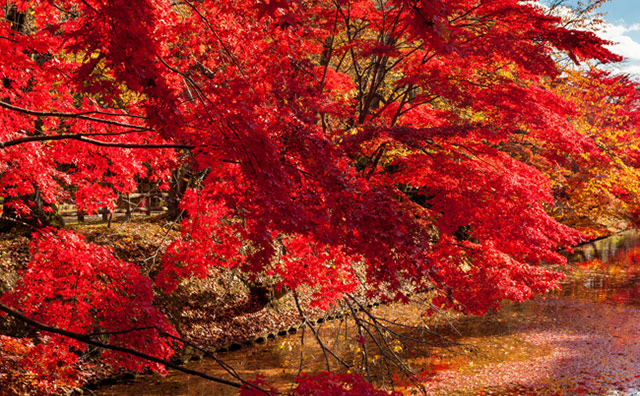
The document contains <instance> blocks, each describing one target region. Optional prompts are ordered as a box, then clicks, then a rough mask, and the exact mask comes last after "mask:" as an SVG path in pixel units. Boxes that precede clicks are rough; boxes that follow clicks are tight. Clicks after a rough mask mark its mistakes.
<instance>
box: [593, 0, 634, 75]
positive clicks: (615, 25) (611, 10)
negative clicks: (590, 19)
mask: <svg viewBox="0 0 640 396" xmlns="http://www.w3.org/2000/svg"><path fill="white" fill-rule="evenodd" d="M600 12H603V13H606V15H605V16H604V19H605V20H606V21H607V24H608V26H606V27H605V29H604V31H603V32H600V33H599V34H600V35H602V36H603V37H605V38H607V39H609V40H611V41H615V42H617V43H618V44H617V45H615V46H613V47H612V49H613V50H614V52H617V53H619V54H620V55H623V56H624V57H626V58H628V60H627V61H626V62H624V64H622V65H621V66H620V67H619V68H620V69H622V71H624V72H628V73H631V74H634V75H635V76H640V0H611V1H609V2H608V3H606V4H604V5H603V6H602V8H600Z"/></svg>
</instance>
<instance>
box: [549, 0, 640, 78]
mask: <svg viewBox="0 0 640 396" xmlns="http://www.w3.org/2000/svg"><path fill="white" fill-rule="evenodd" d="M537 4H538V6H540V7H542V8H544V9H546V10H549V7H548V6H546V5H544V4H542V3H537ZM553 13H554V14H555V15H558V16H560V17H562V18H563V19H565V20H570V19H572V18H573V17H574V13H573V11H572V10H571V9H570V8H569V7H566V6H561V7H557V8H555V9H554V10H553ZM598 19H601V18H598ZM574 28H575V27H574ZM589 30H592V31H593V32H594V33H596V34H597V35H598V36H599V37H601V38H603V39H605V40H607V41H610V42H612V43H613V44H611V45H608V46H607V48H608V49H609V50H611V51H612V52H614V53H616V54H618V55H621V56H623V57H624V58H625V61H623V62H621V63H616V64H609V65H606V68H608V69H610V70H613V71H617V72H622V73H628V74H631V75H633V76H634V77H637V78H640V24H639V23H636V24H631V25H627V24H626V23H625V22H624V21H617V22H615V23H611V22H608V21H602V23H598V24H595V25H592V26H591V28H590V29H589Z"/></svg>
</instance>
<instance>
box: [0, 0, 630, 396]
mask: <svg viewBox="0 0 640 396" xmlns="http://www.w3.org/2000/svg"><path fill="white" fill-rule="evenodd" d="M0 16H1V20H0V53H1V54H2V55H1V56H0V73H1V77H2V85H1V86H0V196H2V197H4V211H5V215H6V216H8V213H9V212H10V213H11V216H13V218H14V219H15V220H16V221H24V220H25V219H28V218H29V216H30V214H31V212H32V210H33V208H34V205H35V203H34V202H33V198H32V197H33V195H34V194H38V196H39V197H40V198H41V199H42V200H43V201H44V202H45V209H46V210H54V209H53V205H55V204H57V203H60V202H67V201H69V200H74V201H75V203H76V204H77V206H78V207H79V208H82V209H84V210H85V211H87V212H89V213H90V212H94V211H96V210H97V208H98V207H99V206H104V205H107V206H110V207H113V205H114V203H115V199H116V197H117V194H119V193H129V192H133V191H135V189H136V185H137V184H136V180H138V179H139V178H142V177H145V178H146V177H148V178H152V179H154V180H158V181H159V182H161V183H166V182H167V180H168V179H167V178H168V175H169V173H170V172H171V171H172V170H174V169H176V168H177V167H180V166H183V164H184V162H185V161H186V162H188V163H189V164H190V166H193V168H194V169H196V170H198V171H203V172H206V176H205V177H204V179H203V181H202V183H201V185H199V186H198V187H197V188H192V189H190V190H188V191H187V193H186V194H185V195H184V197H183V198H182V201H181V208H182V209H184V211H185V213H186V214H187V215H186V216H185V219H184V221H183V223H182V229H181V230H182V231H181V232H182V236H181V238H179V239H178V240H176V241H175V242H173V244H172V245H171V247H170V248H169V249H168V251H167V253H166V254H165V256H164V258H163V260H162V268H161V270H160V272H159V274H158V275H157V276H155V277H154V278H153V279H151V278H149V277H148V276H146V275H144V274H141V273H140V272H139V271H138V270H137V268H135V266H134V265H132V264H130V263H127V262H124V261H122V260H118V259H116V258H115V257H114V256H113V255H112V252H110V251H109V249H108V248H104V247H98V246H96V245H95V244H91V243H88V242H86V241H84V240H83V238H82V237H81V236H80V235H78V234H76V233H74V232H71V231H68V230H64V229H60V230H54V229H51V228H45V229H42V230H40V231H37V232H35V233H34V235H33V243H32V247H31V249H32V259H31V261H30V262H29V264H28V266H27V268H26V270H25V271H24V273H23V274H22V277H21V279H20V280H19V282H18V284H17V286H16V287H15V288H14V289H13V290H11V291H9V292H7V293H5V294H4V295H3V296H2V300H1V301H2V304H3V305H2V306H3V307H6V308H8V307H13V308H14V309H17V308H19V309H20V311H22V312H23V313H24V314H25V315H26V316H28V317H30V318H33V319H34V320H36V321H38V322H41V323H44V324H47V325H50V326H53V327H56V328H61V329H65V330H67V331H70V332H73V333H77V334H92V333H97V332H111V333H112V334H113V335H112V336H111V339H110V340H109V343H110V344H112V345H118V346H122V347H126V348H133V349H138V350H140V351H141V352H144V353H145V354H148V355H153V356H157V357H161V358H167V357H168V356H169V355H170V353H171V348H170V345H169V344H170V340H171V339H170V338H167V337H166V336H165V334H173V330H172V329H171V327H170V325H169V324H168V323H167V321H166V320H165V318H164V317H162V315H161V314H160V313H159V312H158V310H157V309H156V308H154V306H153V304H152V303H153V289H154V288H156V290H159V291H162V292H165V293H170V292H172V291H173V290H174V289H175V287H176V285H177V284H178V283H179V282H180V281H181V280H182V279H185V278H188V277H191V276H205V275H206V274H207V271H208V270H209V268H211V267H214V266H222V267H229V268H238V269H239V270H241V271H242V272H243V273H244V274H246V275H247V276H248V277H252V276H253V277H255V276H269V277H272V278H273V279H274V280H275V282H276V283H277V287H281V288H287V289H291V290H301V289H304V290H310V291H311V293H312V295H313V302H314V304H315V305H317V306H319V307H328V306H330V305H331V304H332V303H334V302H335V301H337V300H338V299H340V298H342V297H343V296H344V295H345V294H347V293H350V292H353V291H354V290H356V289H357V288H358V287H360V286H359V285H361V284H363V283H364V284H366V285H368V286H369V288H368V290H369V292H370V294H371V296H370V297H372V298H376V299H380V300H387V301H400V302H402V301H404V300H406V298H407V296H408V295H409V294H411V293H414V292H416V291H430V292H431V293H434V296H435V297H434V298H433V299H432V304H433V306H434V307H440V308H453V309H457V310H460V311H463V312H466V313H472V314H483V313H485V312H487V310H488V309H490V308H494V307H497V306H499V304H500V302H501V301H502V300H503V299H510V300H515V301H522V300H524V299H527V298H529V297H531V296H532V294H533V293H536V292H545V291H547V290H550V289H552V288H554V287H557V281H558V280H559V279H560V277H561V275H560V274H558V273H557V272H554V271H552V270H550V269H549V268H548V267H547V266H541V264H560V263H563V262H565V258H564V256H562V255H561V254H560V253H559V250H560V249H562V248H568V247H570V246H571V245H574V244H576V243H578V242H580V241H583V240H585V239H586V238H587V236H586V235H585V234H584V233H583V232H590V233H598V232H600V233H601V232H603V230H605V229H606V226H603V225H602V224H594V221H595V222H596V223H597V221H599V220H601V219H602V218H604V217H607V216H613V217H615V218H617V219H621V220H625V221H636V220H637V218H638V213H639V212H638V209H639V208H638V204H639V202H638V195H637V192H638V191H639V188H640V187H639V185H638V183H639V182H638V177H637V176H636V174H637V172H636V168H637V167H638V166H639V165H640V164H639V163H638V159H639V158H640V156H639V154H640V151H638V144H637V139H638V137H637V136H638V135H637V122H638V113H637V110H638V108H637V104H638V102H637V100H638V99H637V97H638V96H637V95H638V94H637V85H636V83H635V82H633V81H632V80H630V79H628V78H626V77H619V76H612V75H610V74H608V73H606V72H603V71H601V70H598V69H596V68H595V67H594V68H593V69H592V70H587V69H588V68H585V66H584V65H585V64H591V65H595V64H602V63H609V62H616V61H619V60H621V58H620V57H619V56H617V55H615V54H613V53H611V52H610V51H609V50H608V49H607V48H606V46H605V45H606V44H607V42H605V41H603V40H602V39H600V38H599V37H598V36H596V34H594V33H593V32H591V31H588V30H584V29H577V28H576V29H574V28H572V27H571V25H566V24H563V21H562V20H561V18H560V17H558V16H554V15H552V14H551V13H550V12H549V10H548V9H547V8H545V7H543V6H542V5H540V4H538V2H536V1H530V2H522V1H518V0H482V1H479V0H455V1H453V0H333V1H330V0H304V1H303V0H257V1H256V0H251V1H247V0H231V1H224V2H221V1H210V0H181V1H149V0H140V1H124V0H81V1H75V0H58V1H55V2H54V1H20V0H11V1H7V0H5V1H0ZM571 64H573V65H575V66H571ZM580 65H582V66H580ZM576 66H579V67H576ZM621 203H622V204H621ZM621 205H622V206H621ZM596 210H598V211H599V212H598V213H597V214H596V213H595V211H596ZM594 219H595V220H594ZM592 220H593V221H592ZM356 267H357V268H356ZM360 268H363V269H364V272H359V269H360ZM115 301H118V305H117V306H115V305H114V304H115V303H114V302H115ZM5 312H8V310H5ZM134 328H139V330H135V331H130V330H131V329H134ZM80 341H82V340H80ZM80 341H79V342H78V343H75V342H71V341H63V340H62V338H58V337H54V338H52V340H51V341H50V342H49V343H46V344H40V345H38V348H51V350H49V351H48V352H46V353H49V354H53V353H56V354H60V355H61V356H63V357H60V358H64V359H74V357H75V356H76V355H75V354H73V353H69V352H68V351H69V348H71V349H72V350H74V351H77V350H83V348H84V347H83V343H82V342H80ZM33 348H35V347H33ZM33 348H32V349H33ZM39 353H45V352H39ZM111 353H112V355H111V356H110V357H109V358H110V359H111V361H112V362H113V363H114V364H118V365H123V366H124V367H127V368H134V369H142V368H143V367H144V366H146V365H149V364H151V365H154V364H153V363H150V362H148V361H146V360H140V359H139V357H131V356H130V355H125V354H122V353H119V352H111ZM1 356H2V355H1V354H0V357H1ZM158 367H160V366H158ZM313 381H314V380H308V381H307V382H304V383H305V386H307V387H309V386H311V385H310V384H312V383H313ZM318 381H320V380H318ZM348 381H356V382H357V381H358V380H356V379H349V380H348ZM318 386H321V385H318ZM322 386H327V387H328V386H329V385H326V384H325V385H322ZM336 386H337V385H336ZM305 389H306V388H305ZM300 392H301V393H300V394H305V395H306V394H312V393H309V392H311V391H309V390H301V391H300ZM304 392H307V393H304ZM371 392H375V391H373V390H371ZM371 394H374V393H371Z"/></svg>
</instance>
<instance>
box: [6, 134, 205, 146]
mask: <svg viewBox="0 0 640 396" xmlns="http://www.w3.org/2000/svg"><path fill="white" fill-rule="evenodd" d="M52 140H78V141H81V142H85V143H89V144H93V145H95V146H102V147H119V148H140V149H171V148H173V149H185V150H192V149H194V148H195V146H191V145H188V144H161V143H158V144H152V143H148V144H147V143H144V144H136V143H119V142H104V141H102V140H96V139H90V138H88V137H86V135H84V134H81V133H76V134H73V135H38V136H27V137H23V138H19V139H14V140H8V141H6V142H0V149H3V148H7V147H10V146H16V145H19V144H24V143H29V142H44V141H52Z"/></svg>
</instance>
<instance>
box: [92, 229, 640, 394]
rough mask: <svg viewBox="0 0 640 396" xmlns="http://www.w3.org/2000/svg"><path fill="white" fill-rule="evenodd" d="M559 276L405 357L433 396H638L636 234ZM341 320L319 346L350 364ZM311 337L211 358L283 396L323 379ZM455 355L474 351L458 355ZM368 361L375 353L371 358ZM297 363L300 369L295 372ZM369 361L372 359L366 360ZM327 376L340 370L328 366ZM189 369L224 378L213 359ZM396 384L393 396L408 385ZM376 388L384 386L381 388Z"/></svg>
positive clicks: (162, 390)
mask: <svg viewBox="0 0 640 396" xmlns="http://www.w3.org/2000/svg"><path fill="white" fill-rule="evenodd" d="M563 271H565V272H566V273H567V278H566V280H565V281H564V282H563V288H562V290H560V291H558V292H555V293H551V294H547V295H542V296H538V297H536V298H534V299H533V300H530V301H527V302H525V303H522V304H515V303H507V304H505V305H504V307H503V308H502V309H501V310H500V311H499V312H492V313H490V314H488V315H486V316H483V317H464V316H460V317H456V318H453V319H451V326H452V327H451V326H446V327H441V328H439V331H442V332H445V333H447V334H448V335H449V336H450V337H451V338H452V339H454V340H455V341H456V342H458V343H460V344H462V345H464V347H463V348H455V349H437V348H436V349H431V350H429V351H424V352H416V353H408V354H406V357H407V359H408V360H409V363H410V364H411V366H412V368H413V369H415V370H416V371H417V372H418V375H419V377H420V378H421V380H422V382H423V383H425V389H426V391H427V393H428V394H433V395H576V394H585V395H610V396H613V395H619V396H622V395H638V396H640V344H639V342H640V233H638V232H635V231H630V232H626V233H623V234H620V235H616V236H613V237H610V238H606V239H603V240H599V241H596V242H592V243H589V244H587V245H584V246H582V247H580V248H578V249H576V251H575V253H574V254H573V255H572V256H571V258H570V264H569V265H568V266H566V267H565V268H564V269H563ZM375 312H376V314H377V315H379V316H381V317H388V318H393V319H395V318H399V317H400V318H402V317H404V318H406V319H407V320H409V321H411V320H414V321H415V320H416V317H417V316H419V315H416V310H415V309H414V308H413V307H411V306H406V307H396V306H394V307H391V306H386V307H378V308H376V309H375ZM345 323H347V322H346V321H345V319H344V318H343V319H340V320H336V321H332V322H328V323H325V324H324V325H323V326H321V327H322V329H321V332H322V335H323V337H324V338H323V339H324V340H325V341H326V343H327V344H328V346H330V347H332V348H334V349H335V350H336V351H337V353H339V354H341V356H345V359H346V360H348V359H350V358H353V359H356V357H357V355H358V352H360V351H359V344H358V343H357V342H352V341H350V339H351V338H353V336H354V334H355V331H354V330H351V332H350V333H349V329H348V327H349V326H348V325H347V326H342V325H343V324H345ZM313 338H314V337H313V335H312V333H311V332H310V331H308V330H307V331H305V332H302V331H299V332H298V333H297V334H294V335H288V336H284V337H280V338H277V339H275V340H268V341H267V342H265V343H263V344H255V345H252V346H249V347H245V348H243V349H240V350H237V351H234V352H227V353H222V354H219V355H218V357H219V358H220V359H222V360H224V361H225V362H226V363H227V364H228V365H229V366H231V367H233V369H234V370H235V371H236V372H237V374H239V375H240V376H242V377H243V378H246V379H248V380H252V379H255V378H256V375H257V374H260V375H263V376H264V377H265V379H266V381H267V382H268V383H270V384H271V385H273V386H275V387H277V388H279V389H281V390H283V391H286V390H288V389H289V388H290V387H291V386H292V385H291V384H292V382H293V378H295V376H296V375H297V374H298V373H299V372H300V371H301V370H303V371H304V372H318V371H323V370H326V363H325V359H324V357H323V354H322V352H321V350H320V349H319V347H318V345H317V343H315V342H314V340H313ZM463 351H472V352H466V353H464V352H463ZM372 354H373V353H372ZM301 358H302V365H301ZM371 359H372V360H375V356H372V357H371ZM332 364H333V365H332V368H338V367H337V364H336V362H335V361H332ZM187 367H189V368H191V369H195V370H198V371H202V372H205V373H207V374H210V375H214V376H219V377H224V378H231V377H230V376H229V375H228V374H227V373H225V371H224V370H223V369H222V368H220V366H219V365H218V364H217V363H216V362H215V361H213V360H211V359H204V360H202V361H198V362H190V363H188V364H187ZM398 378H399V379H400V381H396V384H399V385H398V386H399V387H400V390H411V389H410V388H411V386H412V385H411V384H410V383H407V382H403V381H402V378H400V377H398ZM381 382H382V381H381ZM95 393H96V394H97V395H100V396H122V395H131V396H133V395H135V396H152V395H154V396H155V395H174V396H193V395H236V394H237V391H236V390H235V389H234V388H229V387H226V386H224V385H217V384H215V383H211V382H209V381H207V380H204V379H200V378H197V377H192V376H188V375H186V374H182V373H179V372H174V371H169V373H168V374H167V376H165V377H160V376H157V375H149V376H139V377H137V378H135V379H133V380H130V381H127V382H126V383H122V384H116V385H111V386H105V387H102V388H100V389H99V390H98V391H96V392H95Z"/></svg>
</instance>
